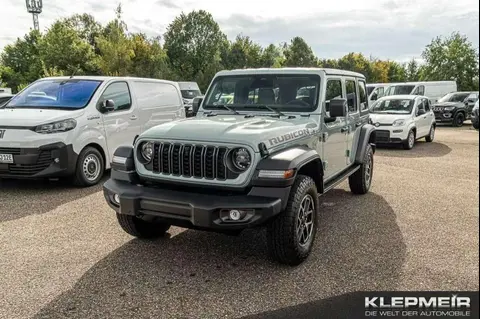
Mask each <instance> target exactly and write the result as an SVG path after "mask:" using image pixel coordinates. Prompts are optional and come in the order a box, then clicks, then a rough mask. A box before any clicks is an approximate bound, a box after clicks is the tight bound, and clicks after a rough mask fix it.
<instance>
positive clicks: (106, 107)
mask: <svg viewBox="0 0 480 319" xmlns="http://www.w3.org/2000/svg"><path fill="white" fill-rule="evenodd" d="M114 110H115V102H113V100H104V101H102V104H101V111H102V112H105V113H106V112H112V111H114Z"/></svg>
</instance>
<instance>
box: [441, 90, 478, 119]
mask: <svg viewBox="0 0 480 319" xmlns="http://www.w3.org/2000/svg"><path fill="white" fill-rule="evenodd" d="M476 101H478V92H455V93H449V94H446V95H445V96H444V97H442V98H441V99H440V100H438V102H437V103H436V104H435V105H434V106H433V110H434V112H435V118H436V121H437V122H439V123H452V125H453V126H456V127H459V126H462V125H463V122H464V121H465V120H468V119H470V117H471V114H472V108H473V106H474V105H475V102H476Z"/></svg>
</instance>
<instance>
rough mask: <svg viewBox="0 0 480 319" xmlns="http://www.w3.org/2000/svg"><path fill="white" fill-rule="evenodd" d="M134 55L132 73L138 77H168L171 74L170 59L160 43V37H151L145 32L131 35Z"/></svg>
mask: <svg viewBox="0 0 480 319" xmlns="http://www.w3.org/2000/svg"><path fill="white" fill-rule="evenodd" d="M131 41H132V45H133V52H134V56H133V58H132V64H131V69H130V72H129V73H130V74H133V75H135V76H138V77H148V78H167V77H168V76H169V70H168V59H167V54H166V52H165V50H163V48H162V46H161V44H160V38H159V37H156V38H153V39H149V38H148V37H147V36H146V35H145V34H143V33H137V34H133V35H132V37H131Z"/></svg>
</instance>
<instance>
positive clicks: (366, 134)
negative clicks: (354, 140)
mask: <svg viewBox="0 0 480 319" xmlns="http://www.w3.org/2000/svg"><path fill="white" fill-rule="evenodd" d="M375 137H376V135H375V126H373V125H371V124H365V125H363V126H362V128H361V129H360V137H359V139H358V145H357V152H356V155H355V163H357V164H363V160H364V158H365V150H366V149H367V145H368V144H370V145H371V146H372V148H373V152H374V153H375V149H376V147H375V143H376V141H375Z"/></svg>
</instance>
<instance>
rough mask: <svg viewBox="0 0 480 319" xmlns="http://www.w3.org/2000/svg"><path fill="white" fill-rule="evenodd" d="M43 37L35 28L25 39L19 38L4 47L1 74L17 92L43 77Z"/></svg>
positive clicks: (7, 83)
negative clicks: (41, 44) (40, 48)
mask: <svg viewBox="0 0 480 319" xmlns="http://www.w3.org/2000/svg"><path fill="white" fill-rule="evenodd" d="M41 39H42V35H41V34H40V33H39V32H37V31H35V30H33V31H30V32H29V33H27V34H26V35H25V36H24V37H23V39H20V38H18V39H17V40H16V41H15V43H13V44H10V45H7V46H6V47H5V48H4V49H3V52H2V53H1V55H0V65H2V67H1V72H0V76H1V79H2V81H3V82H4V83H5V84H6V86H8V87H10V88H11V89H12V91H14V92H17V91H18V90H19V87H23V86H25V85H26V84H29V83H31V82H33V81H35V80H37V79H38V78H40V77H42V75H43V74H42V73H43V65H42V60H41V58H40V52H39V46H40V42H41Z"/></svg>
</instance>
